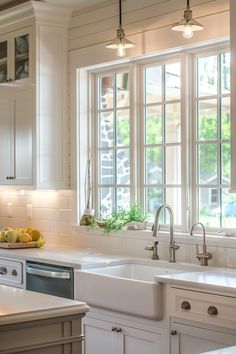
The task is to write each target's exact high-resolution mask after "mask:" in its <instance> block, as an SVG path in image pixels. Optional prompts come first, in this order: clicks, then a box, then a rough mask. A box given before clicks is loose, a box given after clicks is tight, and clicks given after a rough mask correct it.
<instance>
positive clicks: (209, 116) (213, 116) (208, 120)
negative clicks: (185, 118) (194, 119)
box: [198, 100, 217, 140]
mask: <svg viewBox="0 0 236 354" xmlns="http://www.w3.org/2000/svg"><path fill="white" fill-rule="evenodd" d="M198 139H199V140H212V139H217V100H207V101H201V102H199V105H198Z"/></svg>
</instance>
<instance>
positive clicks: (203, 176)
mask: <svg viewBox="0 0 236 354" xmlns="http://www.w3.org/2000/svg"><path fill="white" fill-rule="evenodd" d="M198 158H199V182H198V183H199V184H216V183H217V144H204V145H199V147H198Z"/></svg>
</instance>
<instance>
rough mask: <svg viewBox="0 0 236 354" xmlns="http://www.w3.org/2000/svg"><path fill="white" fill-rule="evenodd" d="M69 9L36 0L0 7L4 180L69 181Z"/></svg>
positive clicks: (47, 184)
mask: <svg viewBox="0 0 236 354" xmlns="http://www.w3.org/2000/svg"><path fill="white" fill-rule="evenodd" d="M70 15H71V12H70V11H69V10H67V9H65V8H59V7H55V6H50V5H48V4H45V3H42V2H38V1H29V2H26V3H23V4H21V5H18V6H16V7H14V8H11V9H8V10H5V11H2V12H1V13H0V23H1V29H0V103H1V112H0V138H1V141H0V146H1V151H2V153H1V155H2V167H1V172H0V184H1V185H14V187H16V186H19V188H22V187H24V188H28V189H68V187H69V182H68V180H69V177H68V176H69V169H68V166H69V163H68V155H69V154H68V101H67V96H68V76H67V75H68V49H67V41H68V40H67V32H68V24H69V20H70Z"/></svg>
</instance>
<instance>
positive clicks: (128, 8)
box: [69, 0, 230, 51]
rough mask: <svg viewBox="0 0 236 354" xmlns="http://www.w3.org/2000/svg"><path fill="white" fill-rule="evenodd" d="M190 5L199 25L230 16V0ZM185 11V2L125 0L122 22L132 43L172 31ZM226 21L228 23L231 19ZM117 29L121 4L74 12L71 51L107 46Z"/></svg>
mask: <svg viewBox="0 0 236 354" xmlns="http://www.w3.org/2000/svg"><path fill="white" fill-rule="evenodd" d="M190 4H191V8H192V10H193V17H194V18H195V19H198V20H199V21H200V20H204V21H205V20H206V18H207V17H208V16H211V15H217V14H221V13H227V14H229V7H230V5H229V0H192V1H191V2H190ZM185 7H186V0H145V1H144V0H124V1H123V3H122V13H123V17H122V19H123V27H124V28H125V32H126V35H127V36H128V37H129V39H131V40H132V37H135V36H137V35H140V34H146V33H147V32H150V31H153V30H157V29H160V28H165V27H169V26H170V25H171V24H173V23H175V22H178V21H179V20H180V19H181V18H182V16H183V11H184V9H185ZM225 19H228V21H229V16H228V17H225ZM117 27H118V0H115V1H113V0H109V1H106V2H104V3H102V4H99V5H97V6H93V7H90V8H87V9H83V10H80V11H77V12H74V13H73V15H72V19H71V23H70V31H69V48H70V50H71V51H73V50H76V49H82V48H86V47H90V46H93V45H96V44H102V43H106V42H108V41H109V40H111V39H113V38H114V37H115V35H116V28H117ZM157 40H158V38H157Z"/></svg>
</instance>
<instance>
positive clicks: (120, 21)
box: [119, 0, 122, 28]
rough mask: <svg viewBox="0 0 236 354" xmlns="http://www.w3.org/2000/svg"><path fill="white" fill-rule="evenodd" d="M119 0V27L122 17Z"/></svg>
mask: <svg viewBox="0 0 236 354" xmlns="http://www.w3.org/2000/svg"><path fill="white" fill-rule="evenodd" d="M121 1H122V0H119V25H120V28H121V27H122V18H121Z"/></svg>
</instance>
